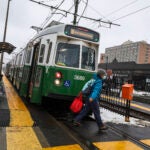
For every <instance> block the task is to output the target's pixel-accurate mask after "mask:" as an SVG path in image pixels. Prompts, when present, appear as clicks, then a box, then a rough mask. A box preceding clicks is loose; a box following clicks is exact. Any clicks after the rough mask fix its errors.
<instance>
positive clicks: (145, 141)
mask: <svg viewBox="0 0 150 150" xmlns="http://www.w3.org/2000/svg"><path fill="white" fill-rule="evenodd" d="M141 142H143V143H144V144H147V145H149V146H150V139H146V140H141Z"/></svg>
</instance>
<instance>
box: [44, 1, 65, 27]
mask: <svg viewBox="0 0 150 150" xmlns="http://www.w3.org/2000/svg"><path fill="white" fill-rule="evenodd" d="M64 1H65V0H62V1H61V3H60V4H59V5H58V7H56V9H55V10H54V11H53V12H52V13H51V16H49V17H47V18H46V20H45V21H44V23H42V26H41V27H42V28H44V26H45V25H46V24H47V23H48V22H49V20H50V19H51V18H52V17H53V16H54V13H55V12H56V11H57V10H58V9H59V7H60V6H61V5H62V4H63V3H64Z"/></svg>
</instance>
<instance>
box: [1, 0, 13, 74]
mask: <svg viewBox="0 0 150 150" xmlns="http://www.w3.org/2000/svg"><path fill="white" fill-rule="evenodd" d="M10 1H11V0H8V4H7V13H6V20H5V29H4V35H3V42H5V40H6V32H7V24H8V14H9V5H10ZM3 57H4V52H1V62H0V75H1V74H2V65H3Z"/></svg>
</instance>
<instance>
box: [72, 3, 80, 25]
mask: <svg viewBox="0 0 150 150" xmlns="http://www.w3.org/2000/svg"><path fill="white" fill-rule="evenodd" d="M74 3H75V11H74V20H73V25H76V24H77V13H78V5H79V0H74Z"/></svg>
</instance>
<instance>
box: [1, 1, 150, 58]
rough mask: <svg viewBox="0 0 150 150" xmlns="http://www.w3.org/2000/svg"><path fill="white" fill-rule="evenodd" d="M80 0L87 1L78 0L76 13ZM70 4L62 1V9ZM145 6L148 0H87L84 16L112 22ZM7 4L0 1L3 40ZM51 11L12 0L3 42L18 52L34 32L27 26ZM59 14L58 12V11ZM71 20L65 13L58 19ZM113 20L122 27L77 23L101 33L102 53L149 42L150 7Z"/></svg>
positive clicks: (82, 5)
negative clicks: (126, 43) (116, 46)
mask: <svg viewBox="0 0 150 150" xmlns="http://www.w3.org/2000/svg"><path fill="white" fill-rule="evenodd" d="M37 1H40V0H37ZM41 1H42V0H41ZM43 1H45V2H46V3H45V4H49V5H53V6H56V5H58V4H59V3H60V2H61V1H62V0H43ZM83 1H86V0H81V3H80V5H79V14H81V13H82V11H83V8H84V6H85V3H84V2H83ZM128 4H130V5H129V6H128V7H126V8H124V9H120V10H119V11H118V12H116V13H112V12H114V11H115V10H118V9H119V8H122V7H123V6H126V5H128ZM72 5H73V0H65V2H64V3H63V5H62V6H61V8H62V9H66V10H68V9H69V8H70V7H71V6H72ZM147 6H150V0H124V1H123V0H89V5H88V7H87V10H86V11H85V14H84V15H85V16H88V17H92V18H96V19H100V18H103V20H105V21H108V20H110V21H113V20H115V19H118V18H120V17H121V16H124V15H127V14H129V13H131V12H134V11H136V10H139V9H141V8H144V7H147ZM6 7H7V0H0V41H2V40H3V30H4V21H5V15H6ZM95 10H96V11H97V12H96V11H95ZM52 11H53V10H50V9H49V8H47V7H43V6H41V5H38V4H35V3H33V2H31V1H29V0H11V3H10V12H9V21H8V30H7V37H6V41H7V42H10V43H12V44H13V45H15V46H16V47H17V49H16V51H18V50H19V49H20V48H22V47H24V46H25V45H26V43H27V42H28V41H29V40H30V38H32V37H33V36H34V34H35V33H36V32H35V31H34V30H32V29H31V28H30V26H33V25H35V26H41V25H42V23H43V22H44V20H45V19H46V18H47V17H48V16H49V15H50V14H51V12H52ZM73 11H74V9H72V12H73ZM58 13H60V12H59V11H58ZM110 14H111V15H110ZM60 18H61V15H60V14H57V15H54V16H53V17H52V18H51V20H50V21H52V20H57V21H58V20H59V19H60ZM72 20H73V16H71V15H68V16H67V18H65V17H64V18H63V19H62V20H61V22H64V23H71V22H72ZM114 23H117V24H120V25H121V26H120V27H118V26H112V27H111V28H104V27H98V26H99V23H96V22H93V21H88V20H85V19H81V20H80V22H79V25H82V26H85V27H88V28H91V29H94V30H96V31H98V32H99V33H100V34H101V39H100V52H101V53H102V52H105V48H107V47H111V46H115V45H120V44H122V43H123V42H125V41H127V40H132V41H141V40H145V41H147V42H148V43H150V8H148V9H145V10H143V11H141V12H138V13H136V14H133V15H130V16H128V17H125V18H123V19H120V20H117V21H115V22H114ZM6 58H10V56H8V55H5V61H8V59H6Z"/></svg>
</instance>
